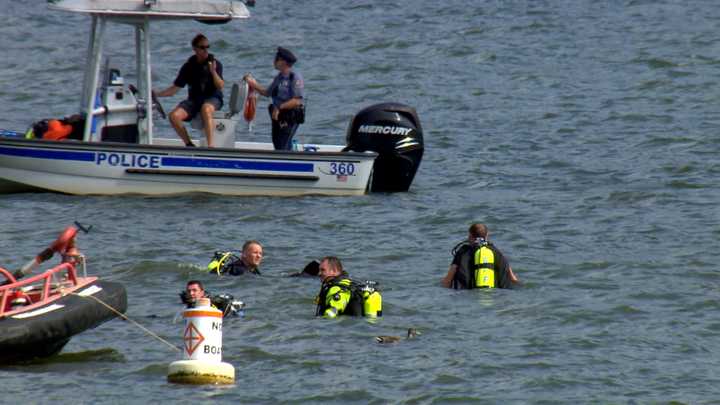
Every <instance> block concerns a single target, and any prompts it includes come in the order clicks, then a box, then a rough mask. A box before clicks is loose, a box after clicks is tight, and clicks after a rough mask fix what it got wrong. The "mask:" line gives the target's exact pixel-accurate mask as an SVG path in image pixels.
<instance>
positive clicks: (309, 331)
mask: <svg viewBox="0 0 720 405" xmlns="http://www.w3.org/2000/svg"><path fill="white" fill-rule="evenodd" d="M38 3H39V2H38ZM687 3H688V2H684V1H674V0H664V1H663V0H661V1H642V0H634V1H628V0H625V1H604V2H593V1H555V2H551V1H533V2H529V1H519V0H518V1H499V0H497V1H479V2H468V1H445V2H439V1H427V0H422V1H413V2H401V1H385V2H370V1H352V2H321V1H308V2H302V3H301V4H300V5H297V4H295V3H293V4H294V5H289V3H287V2H280V1H270V0H265V1H259V2H258V6H257V7H256V8H255V9H254V10H253V13H254V16H253V19H251V20H249V21H247V22H235V23H232V24H229V25H225V26H205V25H201V24H196V23H193V24H179V23H171V22H165V23H160V24H158V25H157V26H156V27H155V29H154V31H153V37H152V38H153V44H154V45H153V48H154V51H155V53H154V55H153V65H154V68H155V71H154V74H155V80H156V81H157V83H158V87H161V86H165V85H166V84H168V85H169V84H170V82H171V81H172V79H173V78H174V75H175V72H176V69H177V68H178V67H179V66H180V64H181V63H182V61H183V60H184V59H185V58H187V57H188V55H189V54H190V50H189V47H188V42H189V41H190V39H191V37H192V36H193V35H194V34H195V33H196V32H198V31H202V32H204V33H206V34H207V35H208V36H209V37H210V40H211V42H212V44H213V51H214V52H215V53H216V55H218V57H219V58H220V59H221V60H222V61H223V62H224V64H225V70H226V72H225V76H226V79H234V80H238V79H239V78H240V77H241V75H242V74H243V73H245V72H247V71H252V72H253V73H254V74H255V76H256V77H258V78H260V79H261V80H264V81H266V82H269V80H270V79H271V77H272V74H273V72H272V66H271V61H272V56H273V52H274V49H275V47H276V46H278V45H283V46H287V47H289V48H291V49H293V50H294V51H295V52H296V54H297V55H298V56H299V58H300V62H299V63H298V65H297V68H298V69H299V70H300V71H301V72H302V73H303V75H304V77H305V80H306V85H307V92H308V96H309V112H308V123H307V124H305V125H304V126H303V128H302V136H303V137H304V139H305V140H307V141H309V142H322V143H343V141H344V131H345V129H346V126H347V124H348V122H349V119H350V117H351V116H352V114H353V113H354V112H356V111H358V110H359V109H360V108H362V107H364V106H366V105H369V104H372V103H375V102H380V101H390V100H393V101H400V102H404V103H407V104H410V105H413V106H414V107H416V108H417V110H418V113H419V115H420V118H421V120H422V124H423V128H424V129H425V135H426V154H425V160H424V161H423V164H422V166H421V168H420V171H419V173H418V175H417V177H416V181H415V183H414V184H413V187H412V190H411V192H409V193H402V194H373V195H368V196H364V197H359V198H321V197H304V198H229V197H217V196H206V195H190V196H183V197H173V198H144V197H119V198H115V197H113V198H105V197H74V196H64V195H56V194H19V195H12V196H1V197H0V212H1V213H2V215H1V216H0V217H1V219H0V224H2V230H3V231H2V232H1V233H0V246H2V248H3V250H4V252H5V259H4V262H3V265H4V266H5V267H9V268H15V267H18V266H20V265H21V264H22V263H24V262H25V261H26V260H27V259H29V258H30V257H31V256H32V255H33V254H35V253H37V252H38V251H40V250H41V249H42V248H43V247H44V246H45V245H46V244H47V243H48V242H49V241H51V240H52V239H53V238H54V237H55V235H56V234H57V233H58V232H59V230H61V229H62V228H63V227H64V226H65V225H67V224H69V223H70V222H71V221H73V220H75V219H79V220H81V221H83V222H85V223H88V224H92V225H94V228H93V230H92V232H91V234H89V235H86V236H82V239H81V244H82V247H83V248H84V251H85V252H86V254H87V255H88V256H89V260H90V266H91V271H92V273H94V274H97V275H100V276H102V277H104V278H107V279H112V280H117V281H121V282H122V283H124V284H125V285H126V287H127V288H128V292H129V298H130V303H129V308H128V315H129V316H130V317H131V318H133V319H134V320H136V321H137V322H140V323H141V324H143V325H144V326H146V327H148V328H149V329H151V330H152V331H154V332H155V333H158V334H159V335H160V336H162V337H163V338H165V339H168V340H169V341H171V342H172V343H174V344H178V345H179V344H180V335H181V329H182V326H181V325H180V324H178V323H173V318H174V316H175V315H176V313H177V311H178V310H179V305H178V298H177V292H179V290H180V289H181V288H182V287H183V285H184V283H185V281H187V280H188V279H190V278H201V279H203V280H204V281H206V283H207V284H209V289H211V290H212V291H215V292H230V293H232V294H234V295H235V296H237V297H240V298H241V299H243V300H244V301H245V302H247V303H248V308H247V312H246V316H245V318H243V319H231V320H229V321H227V322H226V326H225V328H224V359H225V361H228V362H230V363H232V364H233V365H234V366H235V367H236V370H237V373H238V379H237V383H236V384H235V386H232V387H229V388H215V387H201V388H198V387H183V386H176V385H171V384H168V383H167V382H166V380H165V377H166V367H167V364H168V363H169V362H170V361H173V360H175V359H177V358H178V357H177V354H176V353H175V352H173V351H172V350H170V349H169V348H167V347H166V346H164V345H163V344H162V343H160V342H158V341H156V340H154V339H153V338H151V337H149V336H148V335H146V334H145V333H144V332H142V331H141V330H140V329H139V328H136V327H134V326H133V325H131V324H129V323H127V322H122V321H113V322H110V323H107V324H105V325H103V326H101V327H99V328H98V329H96V330H93V331H90V332H87V333H84V334H82V335H79V336H77V337H75V338H74V339H73V340H72V341H71V343H70V344H69V345H68V346H67V347H66V348H65V350H64V351H63V354H62V355H60V356H58V357H55V358H53V359H50V360H48V361H45V362H39V363H34V364H29V365H19V366H11V367H3V368H2V369H0V377H1V378H2V380H3V386H4V389H3V392H4V393H6V395H7V396H9V397H12V398H14V399H15V400H18V401H21V402H40V403H49V402H53V401H60V402H88V403H89V402H93V403H95V402H102V403H128V402H150V401H168V400H169V401H172V402H195V401H198V400H199V401H213V402H214V401H217V402H230V401H233V402H241V403H277V402H289V403H321V402H334V403H339V402H343V403H346V402H347V403H448V402H461V403H462V402H480V403H483V402H484V403H538V404H540V403H548V404H554V403H559V402H562V403H602V404H605V403H669V402H672V401H677V402H679V403H687V404H690V403H692V404H698V403H717V402H718V401H720V388H718V387H720V380H719V379H718V377H717V375H718V373H717V368H718V363H719V361H720V357H719V356H718V355H717V353H718V352H720V344H719V343H718V336H719V335H720V315H719V313H720V311H718V310H720V300H719V299H718V292H719V290H720V288H719V285H720V276H719V273H718V268H717V263H718V262H719V261H720V257H719V256H720V255H718V253H717V246H718V239H719V238H720V223H719V222H720V221H719V219H720V215H719V214H720V213H719V211H718V208H717V201H718V200H719V199H720V187H719V184H718V180H717V178H718V174H720V164H719V163H718V159H717V155H718V152H720V137H718V131H717V128H718V126H719V125H720V119H719V118H718V117H719V115H718V113H717V104H718V102H719V101H720V100H719V98H720V97H719V96H718V94H719V93H718V91H717V88H718V83H719V76H720V70H719V69H718V67H719V65H720V58H719V57H718V54H719V53H720V34H718V32H717V25H718V22H719V21H720V9H719V8H718V7H717V5H716V4H715V2H711V1H694V2H689V3H690V4H687ZM0 4H2V6H3V15H4V21H3V24H2V25H1V26H0V38H2V39H0V44H2V49H3V55H4V59H5V62H4V65H3V67H2V68H0V103H1V104H2V106H3V110H4V114H3V120H2V123H1V125H0V127H5V128H10V129H19V130H24V129H25V128H26V127H27V125H28V124H29V123H30V122H31V121H32V120H34V119H36V118H42V117H49V116H62V115H67V114H70V113H73V112H74V111H75V110H76V109H77V106H78V104H79V100H78V96H77V94H78V93H79V87H80V85H79V83H81V77H82V76H81V73H82V72H81V70H82V67H83V57H84V52H85V48H86V39H85V36H86V34H87V30H88V26H89V24H88V22H89V20H88V19H87V18H85V17H82V16H75V15H71V14H63V13H55V12H49V11H47V10H45V9H44V8H43V7H41V6H39V5H37V4H35V3H28V2H17V1H9V0H2V1H0ZM111 34H112V36H113V38H115V39H116V40H117V43H116V44H114V45H113V46H111V47H110V49H109V53H110V55H111V57H112V58H113V63H114V64H116V65H118V66H120V67H121V69H122V70H123V72H125V73H126V79H127V80H128V81H133V78H132V69H131V68H129V67H127V66H132V65H131V64H129V63H128V64H127V66H125V65H123V63H125V62H124V61H123V60H122V58H124V57H127V56H130V55H131V52H129V46H130V45H131V44H132V42H131V41H132V38H133V37H132V36H131V35H130V31H129V30H128V29H127V28H123V27H119V28H113V29H112V30H111ZM166 100H167V99H166ZM177 101H179V97H178V98H177V100H176V99H173V100H171V101H166V102H165V104H166V108H167V107H170V106H171V105H172V104H173V103H175V102H177ZM165 128H166V129H168V130H169V127H167V125H166V126H165ZM238 135H239V137H240V138H242V139H250V140H269V126H268V120H267V119H266V117H265V116H260V118H259V120H258V123H257V126H256V128H255V132H253V133H252V134H248V133H246V132H245V131H240V132H239V134H238ZM473 221H483V222H485V223H487V224H488V225H489V227H490V229H491V233H492V235H491V238H492V239H493V240H494V241H495V242H496V244H497V245H498V246H500V247H501V249H502V250H503V251H504V252H505V253H506V254H507V255H508V256H509V258H510V260H511V263H512V265H513V268H514V269H515V271H516V272H517V273H518V275H519V276H520V277H521V279H522V280H523V281H524V282H525V284H524V287H523V288H521V289H518V290H513V291H504V290H503V291H492V292H489V291H474V292H455V291H449V290H445V289H442V288H440V287H439V286H438V280H439V278H440V277H441V276H442V275H443V274H444V273H445V271H446V270H447V266H448V264H449V260H450V256H449V250H450V248H451V247H452V246H453V245H454V244H455V243H456V242H457V241H459V240H460V239H462V238H463V237H464V236H465V232H466V229H467V226H468V225H469V223H471V222H473ZM248 238H257V239H260V240H261V241H262V242H263V243H264V244H265V251H266V255H267V257H266V261H265V262H264V266H263V270H264V274H265V275H266V276H265V277H262V278H257V277H240V278H224V279H216V278H213V277H211V276H209V275H204V274H202V273H200V269H201V268H202V267H203V266H204V265H205V264H206V263H207V262H208V260H209V258H210V256H211V255H212V252H213V251H214V250H216V249H224V248H228V249H229V248H239V246H240V245H241V243H242V242H243V241H244V240H245V239H248ZM326 254H336V255H339V256H340V257H341V258H342V259H344V261H345V263H346V266H347V267H348V269H349V270H350V272H351V273H352V274H353V275H355V276H356V277H357V278H370V279H376V280H378V281H380V282H381V283H382V285H383V286H384V288H385V291H384V294H383V297H384V307H385V308H384V313H385V316H384V317H383V318H382V319H381V320H380V321H379V322H377V323H375V324H370V323H367V322H365V321H363V320H359V319H343V320H340V321H336V322H335V321H323V320H318V319H315V318H314V317H313V311H314V306H313V297H314V294H315V293H316V292H317V289H318V283H316V282H315V281H314V280H306V279H289V278H283V277H281V275H282V274H284V273H287V272H290V271H293V270H296V269H298V268H301V267H302V266H303V265H304V264H305V263H306V262H307V261H309V260H311V259H313V258H316V257H320V256H323V255H326ZM408 327H416V328H418V329H419V330H420V331H421V332H422V335H421V336H419V337H418V338H417V339H416V340H412V341H407V342H404V343H403V344H399V345H394V346H389V347H388V346H381V345H377V344H375V342H374V336H376V335H381V334H383V335H386V334H398V335H399V334H403V333H404V331H405V330H406V329H407V328H408Z"/></svg>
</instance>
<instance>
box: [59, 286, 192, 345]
mask: <svg viewBox="0 0 720 405" xmlns="http://www.w3.org/2000/svg"><path fill="white" fill-rule="evenodd" d="M70 295H76V296H78V297H83V298H92V299H94V300H95V301H97V302H99V303H100V304H102V305H103V306H105V307H106V308H108V309H109V310H111V311H112V312H114V313H115V314H116V315H117V316H119V317H121V318H122V319H124V320H126V321H130V322H131V323H133V324H134V325H135V326H137V327H138V328H140V329H142V330H143V331H145V333H147V334H148V335H150V336H152V337H154V338H155V339H157V340H159V341H161V342H163V343H165V344H166V345H168V346H169V347H171V348H172V349H174V350H175V351H178V352H181V351H182V349H180V348H179V347H177V346H175V345H174V344H172V343H170V342H168V341H167V340H165V339H163V338H161V337H160V336H158V335H157V334H156V333H154V332H153V331H151V330H149V329H148V328H146V327H144V326H142V325H140V324H139V323H137V322H135V321H134V320H132V319H130V318H128V316H127V315H125V314H123V313H122V312H120V311H118V310H116V309H115V308H113V307H111V306H110V305H108V304H106V303H105V302H103V301H102V300H101V299H100V298H98V297H94V296H92V295H79V294H76V293H70Z"/></svg>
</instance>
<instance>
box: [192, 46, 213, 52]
mask: <svg viewBox="0 0 720 405" xmlns="http://www.w3.org/2000/svg"><path fill="white" fill-rule="evenodd" d="M195 48H197V49H202V50H203V51H205V50H208V49H210V45H206V46H202V45H199V46H196V47H195Z"/></svg>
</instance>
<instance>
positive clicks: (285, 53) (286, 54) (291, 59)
mask: <svg viewBox="0 0 720 405" xmlns="http://www.w3.org/2000/svg"><path fill="white" fill-rule="evenodd" d="M278 58H279V59H282V60H284V61H285V62H287V63H288V64H290V65H292V64H294V63H295V62H297V58H296V57H295V55H293V53H292V52H290V51H289V50H288V49H285V48H283V47H282V46H280V47H278V49H277V53H276V54H275V59H278Z"/></svg>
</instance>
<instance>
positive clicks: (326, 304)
mask: <svg viewBox="0 0 720 405" xmlns="http://www.w3.org/2000/svg"><path fill="white" fill-rule="evenodd" d="M320 278H321V280H322V285H321V287H320V293H319V294H318V296H317V298H316V301H317V309H316V311H315V315H316V316H322V317H325V318H335V317H337V316H338V315H362V305H363V303H362V298H360V299H358V298H357V295H354V294H353V293H352V280H350V277H349V276H348V274H347V273H346V272H345V271H344V270H343V265H342V262H341V261H340V259H338V258H337V257H335V256H325V257H323V259H322V260H321V261H320Z"/></svg>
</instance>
